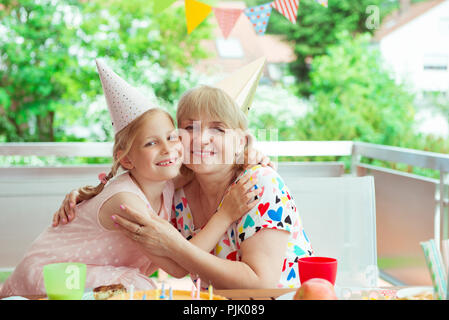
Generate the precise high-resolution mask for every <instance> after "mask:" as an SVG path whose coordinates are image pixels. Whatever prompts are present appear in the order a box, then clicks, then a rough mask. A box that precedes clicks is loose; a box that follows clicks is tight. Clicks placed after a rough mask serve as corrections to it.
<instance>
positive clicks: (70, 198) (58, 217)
mask: <svg viewBox="0 0 449 320" xmlns="http://www.w3.org/2000/svg"><path fill="white" fill-rule="evenodd" d="M78 195H79V192H78V190H72V191H71V192H70V193H69V194H67V195H66V196H65V198H64V201H63V202H62V204H61V206H60V207H59V209H58V211H56V212H55V214H54V215H53V224H52V225H53V227H56V226H57V225H58V224H59V222H61V223H62V224H67V223H69V222H70V221H72V220H73V219H74V218H75V206H76V204H77V203H78V202H80V201H81V200H80V199H78Z"/></svg>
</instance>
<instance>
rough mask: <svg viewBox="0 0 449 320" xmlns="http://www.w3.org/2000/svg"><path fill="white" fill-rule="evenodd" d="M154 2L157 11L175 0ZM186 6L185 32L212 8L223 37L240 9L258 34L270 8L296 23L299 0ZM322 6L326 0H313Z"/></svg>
mask: <svg viewBox="0 0 449 320" xmlns="http://www.w3.org/2000/svg"><path fill="white" fill-rule="evenodd" d="M152 1H153V2H154V11H155V13H159V12H161V11H163V10H165V9H166V8H168V7H169V6H171V5H172V4H173V3H174V2H175V1H176V0H152ZM184 1H185V7H186V20H187V33H188V34H190V33H191V32H192V31H193V30H195V28H196V27H198V25H199V24H200V23H201V22H203V20H204V19H206V18H207V16H208V15H209V14H210V12H211V11H212V10H213V11H214V13H215V17H216V18H217V21H218V25H219V27H220V29H221V32H222V34H223V36H224V37H225V38H227V37H228V36H229V34H230V33H231V31H232V29H233V28H234V26H235V24H236V23H237V20H238V19H239V17H240V14H241V13H242V11H243V12H244V13H245V15H246V16H247V17H248V19H249V20H250V22H251V23H252V25H253V27H254V30H255V31H256V33H257V34H258V35H264V34H265V31H266V30H267V26H268V22H269V20H270V16H271V11H272V8H275V9H276V10H277V11H279V12H280V13H281V14H282V15H283V16H284V17H286V18H287V19H288V20H289V21H290V22H292V23H294V24H296V20H297V16H298V7H299V1H300V0H275V1H273V2H268V3H265V4H262V5H258V6H254V7H251V8H246V9H244V10H242V9H231V8H212V7H211V6H209V5H207V4H205V3H202V2H200V1H198V0H184ZM315 2H317V3H319V4H320V5H322V6H323V7H326V8H327V7H328V0H315Z"/></svg>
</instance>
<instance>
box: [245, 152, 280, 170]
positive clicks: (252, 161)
mask: <svg viewBox="0 0 449 320" xmlns="http://www.w3.org/2000/svg"><path fill="white" fill-rule="evenodd" d="M257 164H260V165H261V166H262V167H266V166H269V167H271V168H273V170H277V168H276V164H275V163H274V162H272V161H271V159H270V158H269V157H267V156H266V155H265V154H264V153H262V152H260V151H259V150H257V149H249V150H248V165H247V166H246V167H245V170H247V169H249V168H251V167H252V166H254V165H257Z"/></svg>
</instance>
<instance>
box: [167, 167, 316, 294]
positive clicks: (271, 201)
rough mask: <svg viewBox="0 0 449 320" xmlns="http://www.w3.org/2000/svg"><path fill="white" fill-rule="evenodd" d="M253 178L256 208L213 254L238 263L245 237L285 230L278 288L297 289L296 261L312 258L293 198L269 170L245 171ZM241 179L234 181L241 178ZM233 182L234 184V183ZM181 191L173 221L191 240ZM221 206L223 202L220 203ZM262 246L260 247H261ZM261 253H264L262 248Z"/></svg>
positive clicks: (188, 212)
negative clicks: (256, 198) (283, 252)
mask: <svg viewBox="0 0 449 320" xmlns="http://www.w3.org/2000/svg"><path fill="white" fill-rule="evenodd" d="M248 172H249V173H250V174H251V178H252V179H256V178H257V180H258V183H257V188H254V189H257V190H258V191H259V193H258V195H257V196H258V198H259V203H258V205H257V207H255V208H253V209H252V210H251V211H249V212H248V213H246V214H245V215H243V216H242V217H241V218H239V219H238V220H236V221H235V222H234V223H233V224H231V226H230V227H229V229H228V231H227V232H226V233H225V234H224V235H223V236H222V237H221V239H220V240H219V242H218V243H217V244H216V245H215V247H214V250H213V254H215V255H216V256H217V257H220V258H222V259H227V260H231V261H240V260H241V255H242V252H241V251H240V250H241V249H240V246H241V244H242V243H243V242H245V241H246V240H247V239H248V238H250V237H252V236H253V235H255V234H256V233H258V232H259V231H260V230H263V229H267V228H268V229H277V230H285V231H287V232H288V233H289V234H290V238H289V241H288V245H287V248H286V254H285V256H284V261H283V263H282V266H280V267H281V268H282V272H281V278H280V280H279V282H278V284H277V287H279V288H285V287H296V286H299V284H300V283H299V276H298V269H297V266H298V264H297V261H298V259H299V258H301V257H305V256H311V255H313V254H314V253H313V250H312V247H311V245H310V242H309V239H308V238H307V236H306V233H305V231H304V229H303V228H302V223H301V219H300V217H299V215H298V213H297V212H296V206H295V204H294V200H293V197H292V196H291V194H290V191H289V189H288V187H287V186H286V185H285V183H284V181H283V180H282V178H281V177H280V176H279V175H278V174H277V173H276V172H275V171H274V170H272V169H271V168H265V167H261V166H256V167H253V168H251V169H249V170H248ZM240 178H241V176H239V177H238V178H237V180H238V179H240ZM237 180H235V181H237ZM190 201H192V199H190V198H189V199H187V198H186V197H185V194H184V190H183V189H182V188H180V189H178V190H176V191H175V195H174V203H173V206H172V210H173V213H172V217H175V216H176V218H174V219H172V221H173V222H174V224H175V226H176V228H177V229H178V230H179V231H180V232H181V233H182V235H183V236H184V237H185V238H191V237H192V236H194V235H195V234H196V233H197V232H198V231H199V230H193V214H192V212H191V210H190V208H189V202H190ZM221 203H222V202H221ZM261 245H262V244H261ZM260 250H263V248H262V247H261V249H260Z"/></svg>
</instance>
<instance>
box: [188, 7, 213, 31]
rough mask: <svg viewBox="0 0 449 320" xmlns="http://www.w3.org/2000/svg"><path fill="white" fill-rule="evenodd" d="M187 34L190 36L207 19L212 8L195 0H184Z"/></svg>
mask: <svg viewBox="0 0 449 320" xmlns="http://www.w3.org/2000/svg"><path fill="white" fill-rule="evenodd" d="M185 6H186V21H187V33H188V34H190V33H191V32H192V31H193V30H195V28H196V27H198V25H199V24H200V23H201V22H203V20H204V19H206V18H207V16H208V15H209V13H211V11H212V7H211V6H209V5H207V4H204V3H202V2H199V1H197V0H185Z"/></svg>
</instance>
